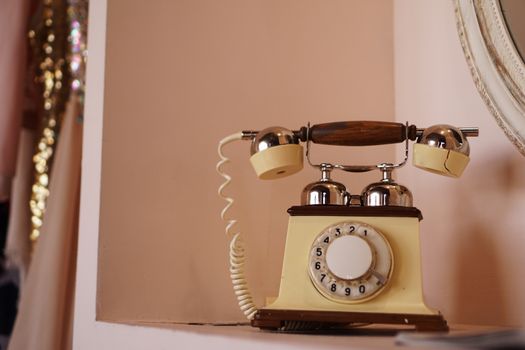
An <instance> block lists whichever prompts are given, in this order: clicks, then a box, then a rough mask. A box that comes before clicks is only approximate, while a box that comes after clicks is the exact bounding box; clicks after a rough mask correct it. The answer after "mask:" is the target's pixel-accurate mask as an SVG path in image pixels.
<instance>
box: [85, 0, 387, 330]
mask: <svg viewBox="0 0 525 350" xmlns="http://www.w3.org/2000/svg"><path fill="white" fill-rule="evenodd" d="M108 3H109V4H108V5H109V7H108V22H107V49H106V50H107V51H106V55H107V56H106V81H105V104H104V129H103V151H102V152H103V153H102V190H101V212H100V241H99V267H98V269H99V272H98V296H97V312H98V313H97V317H98V318H99V319H102V320H117V321H132V320H146V321H172V322H231V321H237V320H243V317H242V315H241V313H240V311H238V308H237V306H236V301H235V298H234V296H233V292H232V288H231V285H230V281H229V277H228V272H227V269H228V262H227V257H228V254H227V246H228V240H227V238H226V237H225V235H224V223H223V222H221V220H220V218H219V212H220V210H221V209H222V208H223V206H224V204H225V202H224V201H223V200H222V199H220V198H219V197H218V196H217V195H216V191H217V187H218V186H219V184H220V183H221V182H222V179H221V178H220V177H219V175H217V174H216V172H215V164H216V162H217V161H218V156H217V153H216V148H217V143H218V141H219V140H220V139H221V138H222V137H224V136H226V135H228V134H231V133H233V132H236V131H240V130H242V129H262V128H264V127H267V126H272V125H282V126H285V127H289V128H293V129H296V128H299V127H300V126H303V125H305V124H306V123H307V122H308V121H311V122H312V123H320V122H327V121H340V120H362V119H371V120H393V115H394V93H393V86H394V82H393V37H392V17H393V13H392V3H391V2H390V1H382V2H379V1H323V2H321V1H288V0H287V1H255V0H252V1H244V0H242V1H241V0H225V1H211V0H210V1H205V0H197V1H167V0H164V1H154V2H150V1H137V0H133V1H129V0H126V1H124V0H112V1H109V2H108ZM225 152H226V153H227V154H228V155H229V156H231V158H232V160H233V162H232V163H231V164H230V165H228V166H226V167H225V169H227V171H228V172H229V173H230V174H231V175H232V177H233V179H234V180H233V186H231V187H230V188H229V189H228V190H227V191H226V192H227V193H228V194H230V195H232V196H233V197H234V198H235V199H236V206H234V209H233V210H232V211H231V215H232V216H234V217H237V218H239V219H240V224H239V226H238V227H239V228H240V229H241V230H242V232H243V234H244V235H245V237H246V241H247V244H248V246H247V249H248V252H247V254H248V258H249V260H248V266H247V269H248V277H249V281H250V284H251V288H252V290H253V291H254V294H255V297H256V302H257V303H258V304H259V305H261V304H262V303H263V300H264V297H265V296H268V295H275V294H276V293H277V289H278V283H279V277H280V269H281V260H282V253H283V249H284V246H283V245H284V236H285V233H286V225H287V220H288V217H287V214H286V209H287V208H288V207H289V206H291V205H294V204H298V203H299V198H300V193H301V190H302V188H303V187H304V186H305V185H306V184H307V183H309V182H312V181H315V180H316V179H317V176H318V175H317V174H316V172H315V171H314V170H312V169H310V168H307V169H305V170H303V171H302V172H301V173H299V174H296V175H294V176H292V177H289V178H285V179H282V180H276V181H260V180H257V179H256V177H255V174H254V173H253V171H252V169H251V168H250V165H249V162H248V157H249V144H248V143H246V142H244V143H240V142H239V143H236V144H232V145H229V146H227V147H226V148H225ZM313 152H314V154H313V158H314V160H315V161H317V162H319V161H326V160H331V161H339V162H347V163H354V164H355V163H358V164H361V163H370V162H378V161H388V160H393V159H394V157H395V155H394V149H393V147H388V146H387V147H372V148H370V149H367V150H366V151H365V152H363V151H361V150H357V149H356V148H341V147H315V148H314V149H313ZM378 177H379V174H368V175H354V176H349V175H347V174H335V178H336V179H337V180H339V181H342V182H344V183H345V184H346V185H347V186H348V187H349V189H350V190H351V192H353V193H359V192H360V191H361V189H362V188H363V187H364V186H365V185H366V184H367V183H368V182H371V181H372V180H375V179H377V178H378ZM80 278H81V276H80Z"/></svg>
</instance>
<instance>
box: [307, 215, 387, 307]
mask: <svg viewBox="0 0 525 350" xmlns="http://www.w3.org/2000/svg"><path fill="white" fill-rule="evenodd" d="M392 266H393V258H392V249H391V248H390V245H389V244H388V241H387V240H386V238H385V237H384V236H383V235H382V234H381V233H380V232H379V231H377V230H376V229H375V228H373V227H372V226H370V225H367V224H364V223H360V222H354V221H348V222H341V223H338V224H336V225H333V226H330V227H328V228H326V229H325V230H323V231H322V232H321V233H320V234H319V235H318V236H317V238H316V239H315V241H314V242H313V244H312V248H311V250H310V262H309V274H310V279H311V280H312V282H313V284H314V285H315V287H316V288H317V289H318V290H319V292H320V293H321V294H323V295H324V296H325V297H327V298H329V299H331V300H334V301H338V302H344V303H357V302H362V301H365V300H368V299H370V298H373V297H374V296H376V295H377V294H378V293H379V292H380V291H381V290H382V289H383V288H384V287H385V286H386V284H387V282H388V280H389V279H390V275H391V273H392Z"/></svg>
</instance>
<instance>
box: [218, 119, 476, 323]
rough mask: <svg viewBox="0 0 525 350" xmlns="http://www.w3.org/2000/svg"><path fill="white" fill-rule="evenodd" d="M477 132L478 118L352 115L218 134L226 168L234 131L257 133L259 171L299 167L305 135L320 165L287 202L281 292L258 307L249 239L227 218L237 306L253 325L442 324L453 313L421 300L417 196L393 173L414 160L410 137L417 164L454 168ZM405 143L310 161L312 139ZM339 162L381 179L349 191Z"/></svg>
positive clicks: (254, 149) (280, 173)
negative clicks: (469, 122)
mask: <svg viewBox="0 0 525 350" xmlns="http://www.w3.org/2000/svg"><path fill="white" fill-rule="evenodd" d="M473 136H478V128H456V127H453V126H450V125H443V124H442V125H436V126H431V127H427V128H424V129H420V128H417V127H416V126H415V125H408V123H407V124H401V123H394V122H375V121H349V122H334V123H325V124H317V125H313V126H310V125H308V126H305V127H301V128H300V129H299V130H295V131H292V130H288V129H285V128H282V127H271V128H267V129H264V130H261V131H243V132H240V133H237V134H233V135H231V136H228V137H226V138H225V139H223V140H222V141H221V142H220V143H219V150H218V151H219V155H220V157H221V161H220V162H219V163H218V164H217V170H218V171H219V173H220V174H221V175H222V176H223V177H224V178H225V179H226V182H225V183H223V184H222V185H221V186H220V188H219V194H220V195H221V197H223V198H225V199H226V201H227V202H228V204H227V205H226V207H225V208H224V209H223V211H222V212H221V217H222V218H223V219H225V217H226V213H227V211H228V209H229V208H230V207H231V205H232V204H233V199H232V198H230V197H227V196H225V195H224V194H223V190H224V188H225V187H226V186H227V185H228V184H229V183H230V181H231V178H230V177H229V176H228V175H226V174H225V173H224V172H223V171H222V166H223V164H224V163H226V162H227V161H228V159H227V158H226V157H225V156H224V155H223V153H222V147H223V146H224V145H226V144H227V143H230V142H232V141H236V140H249V141H251V157H250V162H251V163H252V165H253V168H254V170H255V172H256V174H257V176H258V177H259V178H261V179H277V178H280V177H285V176H289V175H292V174H294V173H296V172H298V171H299V170H301V169H302V167H303V147H302V146H301V142H304V143H306V158H307V161H308V163H309V164H310V165H311V166H313V167H315V168H318V169H319V170H320V172H321V176H320V179H319V180H318V181H315V182H313V183H310V184H308V185H307V186H306V187H305V188H304V190H303V192H302V194H301V205H298V206H293V207H291V208H290V209H288V213H289V214H290V219H289V223H288V232H287V237H286V246H285V253H284V259H283V267H282V275H281V284H280V288H279V295H278V297H277V298H276V299H275V300H274V301H273V302H271V303H270V304H269V305H266V306H265V307H263V308H260V309H258V308H257V307H256V306H255V304H254V302H253V299H252V297H251V294H250V292H249V289H248V286H247V282H246V278H245V277H244V270H243V269H244V263H245V257H244V247H243V244H242V240H241V239H240V233H235V234H232V233H231V231H232V229H233V227H234V225H235V223H236V221H235V220H232V219H230V220H228V224H227V226H226V233H227V234H231V235H232V236H233V238H232V242H231V245H230V275H231V279H232V282H233V285H234V291H235V294H236V295H237V299H238V301H239V305H240V307H241V310H242V311H243V312H244V313H245V315H246V316H247V317H248V319H250V320H251V324H252V326H254V327H259V328H261V329H274V330H291V331H294V330H310V329H311V330H314V329H325V328H334V327H343V326H347V325H350V326H351V325H352V324H362V323H379V324H394V325H396V324H398V325H399V324H401V325H412V326H414V327H415V329H416V330H422V331H446V330H448V326H447V322H446V321H445V319H444V318H443V316H442V315H441V314H440V313H439V312H438V311H435V310H432V309H430V308H428V307H427V306H426V305H425V302H424V300H423V293H422V281H421V265H420V252H419V221H420V220H421V219H422V216H421V212H420V211H419V210H418V209H417V208H415V207H413V205H412V194H411V192H410V190H409V189H408V188H406V187H405V186H402V185H400V184H398V183H396V182H395V181H394V179H393V177H392V173H393V171H394V170H395V169H396V168H399V167H401V166H403V165H404V164H405V163H406V162H407V160H408V146H409V141H416V143H415V144H414V145H413V151H412V153H413V164H414V165H415V166H416V167H419V168H422V169H425V170H428V171H431V172H434V173H437V174H441V175H446V176H451V177H459V176H461V174H462V172H463V170H464V169H465V167H466V166H467V164H468V162H469V152H470V150H469V144H468V141H467V137H473ZM400 142H404V143H405V158H404V160H403V161H402V162H400V163H398V164H393V163H380V164H376V165H341V164H330V163H321V164H312V163H311V161H310V148H311V143H314V144H315V143H317V144H327V145H340V146H370V145H382V144H391V143H400ZM334 170H341V171H347V172H366V171H372V170H379V171H380V172H381V179H380V180H379V181H378V182H374V183H372V184H370V185H368V186H366V187H365V189H363V191H362V192H361V193H360V194H359V195H352V194H350V193H349V192H348V191H347V189H346V187H345V186H344V185H343V184H341V183H339V182H336V181H333V180H332V177H331V173H332V172H333V171H334Z"/></svg>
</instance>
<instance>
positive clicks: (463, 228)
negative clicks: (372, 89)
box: [394, 0, 525, 326]
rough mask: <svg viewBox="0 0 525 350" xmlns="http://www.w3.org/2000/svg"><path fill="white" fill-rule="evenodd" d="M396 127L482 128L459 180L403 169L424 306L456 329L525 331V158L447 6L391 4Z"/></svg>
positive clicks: (410, 0) (409, 1) (408, 0)
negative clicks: (416, 232) (417, 237)
mask: <svg viewBox="0 0 525 350" xmlns="http://www.w3.org/2000/svg"><path fill="white" fill-rule="evenodd" d="M394 52H395V96H396V119H397V120H399V121H404V120H409V121H411V122H414V123H415V124H416V125H418V126H422V127H424V126H428V125H433V124H438V123H446V124H452V125H457V126H479V128H480V137H479V138H477V139H471V163H470V165H469V168H467V170H466V171H465V173H464V174H463V177H462V178H460V179H458V180H454V179H450V178H442V177H439V176H436V175H433V174H430V173H425V172H422V171H418V170H415V169H403V171H402V175H401V177H400V180H401V181H403V183H405V184H408V185H410V187H411V189H412V191H413V193H414V202H415V205H416V206H417V207H419V208H420V209H421V210H422V212H423V216H424V218H425V219H424V220H423V222H422V232H423V237H422V251H423V270H424V271H423V272H424V286H425V294H426V297H427V301H428V303H429V304H430V305H432V306H434V307H436V308H438V309H440V310H441V311H442V312H443V313H444V314H445V316H446V317H447V319H448V320H449V321H450V322H453V323H474V324H499V325H522V326H523V325H525V313H524V312H523V311H524V310H525V297H524V296H523V295H524V294H523V290H524V289H525V278H524V277H523V276H524V274H523V266H525V254H524V253H523V252H524V251H525V232H524V230H523V224H524V223H525V218H524V217H523V215H524V214H525V158H523V157H522V156H521V155H520V154H519V152H518V151H517V150H516V149H514V147H513V146H512V144H511V143H510V142H509V141H507V139H506V137H505V135H504V134H503V132H502V131H501V130H500V129H499V128H498V126H497V124H496V122H495V121H494V120H493V118H492V116H491V114H490V113H489V111H488V109H487V108H486V107H485V105H484V103H483V101H482V99H481V97H480V96H479V94H478V92H477V90H476V88H475V85H474V83H473V80H472V78H471V76H470V73H469V70H468V67H467V63H466V61H465V58H464V56H463V52H462V49H461V45H460V43H459V39H458V35H457V32H456V28H455V17H454V8H453V5H452V2H450V1H417V0H397V1H395V2H394Z"/></svg>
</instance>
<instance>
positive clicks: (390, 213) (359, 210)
mask: <svg viewBox="0 0 525 350" xmlns="http://www.w3.org/2000/svg"><path fill="white" fill-rule="evenodd" d="M288 214H290V215H291V216H387V217H415V218H418V219H419V220H420V221H421V220H423V215H421V212H420V211H419V209H417V208H415V207H398V206H382V207H360V206H346V205H297V206H293V207H291V208H290V209H288Z"/></svg>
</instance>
